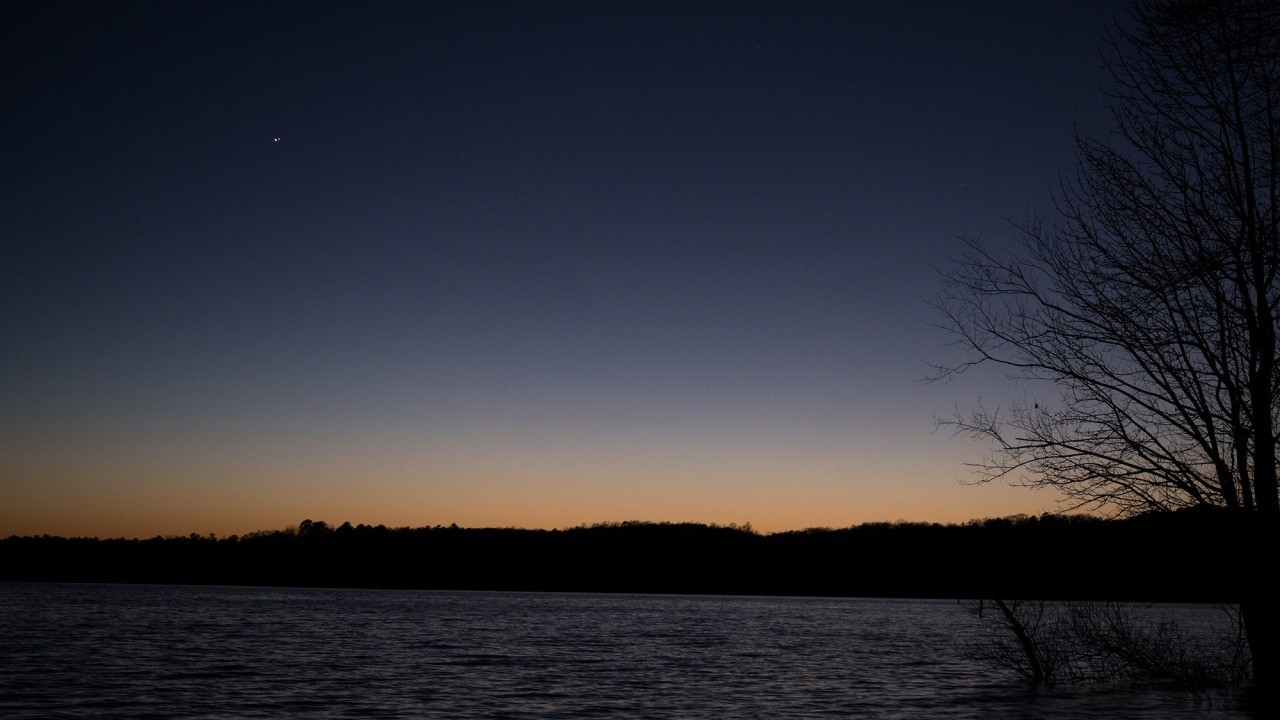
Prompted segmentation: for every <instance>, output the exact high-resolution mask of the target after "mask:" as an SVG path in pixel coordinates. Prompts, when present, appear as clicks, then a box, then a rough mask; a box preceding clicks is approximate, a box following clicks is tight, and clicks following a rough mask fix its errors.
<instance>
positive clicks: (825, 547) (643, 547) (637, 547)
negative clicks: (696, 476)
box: [0, 511, 1275, 602]
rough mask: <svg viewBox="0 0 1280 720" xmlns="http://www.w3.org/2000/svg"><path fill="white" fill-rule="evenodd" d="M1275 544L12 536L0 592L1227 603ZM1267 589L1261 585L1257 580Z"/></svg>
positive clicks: (1111, 537) (1251, 525)
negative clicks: (287, 589)
mask: <svg viewBox="0 0 1280 720" xmlns="http://www.w3.org/2000/svg"><path fill="white" fill-rule="evenodd" d="M1263 532H1269V533H1274V532H1275V529H1274V528H1269V529H1268V528H1264V527H1263V526H1261V525H1260V524H1258V523H1257V522H1256V518H1254V517H1253V516H1250V515H1243V514H1234V513H1227V512H1207V511H1206V512H1185V513H1175V514H1161V515H1151V516H1142V517H1135V518H1130V519H1126V520H1101V519H1097V518H1093V517H1088V516H1076V515H1072V516H1061V515H1042V516H1039V517H1014V518H1001V519H990V520H983V521H974V522H970V523H966V524H961V525H938V524H925V523H892V524H891V523H870V524H864V525H857V526H854V527H850V528H847V529H839V530H828V529H814V530H803V531H795V532H782V533H774V534H769V535H764V534H759V533H756V532H754V531H752V530H751V528H750V527H737V526H728V527H724V526H717V525H701V524H687V523H682V524H675V523H645V522H624V523H609V524H600V525H592V526H583V527H577V528H570V529H564V530H522V529H494V528H486V529H467V528H459V527H457V526H449V527H440V526H437V527H421V528H388V527H385V526H382V525H377V526H371V525H354V526H353V525H351V524H350V523H343V524H342V525H340V526H336V527H335V526H332V525H329V524H327V523H325V522H319V521H315V522H313V521H310V520H306V521H304V522H302V523H301V524H300V525H299V526H298V527H297V528H289V529H287V530H277V531H273V532H256V533H252V534H249V535H244V536H238V537H237V536H231V537H225V538H218V537H214V536H212V535H210V536H200V535H194V534H193V535H190V536H187V537H156V538H152V539H147V540H129V539H105V540H100V539H96V538H62V537H51V536H48V535H44V536H38V537H18V536H13V537H9V538H7V539H3V540H0V581H52V582H111V583H166V584H208V585H267V586H319V587H368V588H430V589H458V590H524V591H569V592H625V593H687V594H723V595H738V594H749V595H815V596H863V597H940V598H976V597H1009V598H1016V597H1022V598H1031V597H1035V598H1052V599H1108V600H1149V601H1204V602H1233V601H1235V600H1236V599H1237V598H1238V595H1239V593H1240V592H1241V591H1242V588H1239V587H1234V586H1233V585H1232V582H1233V580H1232V579H1233V578H1242V577H1250V576H1254V575H1256V574H1257V573H1255V572H1253V570H1256V568H1258V567H1260V566H1261V565H1260V564H1259V561H1260V559H1259V558H1256V557H1253V556H1251V555H1250V554H1248V553H1245V552H1242V550H1243V549H1246V548H1262V547H1269V546H1270V545H1269V544H1268V543H1265V542H1260V541H1259V540H1260V539H1261V538H1260V536H1259V535H1258V534H1259V533H1263ZM1268 574H1269V573H1268Z"/></svg>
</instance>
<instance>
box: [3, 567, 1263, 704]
mask: <svg viewBox="0 0 1280 720" xmlns="http://www.w3.org/2000/svg"><path fill="white" fill-rule="evenodd" d="M1179 611H1180V612H1186V613H1190V614H1195V613H1201V614H1203V615H1204V616H1205V617H1210V616H1211V615H1212V614H1213V613H1214V610H1213V609H1212V608H1183V609H1180V610H1179ZM974 630H975V623H974V620H973V618H972V617H971V616H970V615H969V614H968V613H967V612H966V611H965V610H964V609H963V608H961V607H959V606H957V605H956V603H955V602H954V601H932V600H866V599H820V598H738V597H690V596H653V595H571V594H523V593H468V592H432V591H397V590H327V589H280V588H218V587H175V586H139V585H134V586H130V585H120V586H114V585H37V584H0V717H3V718H14V719H20V718H42V719H43V718H949V719H955V718H991V717H1006V718H1009V717H1019V718H1045V719H1054V718H1090V719H1092V718H1100V717H1107V718H1111V717H1125V718H1244V717H1248V715H1246V714H1245V713H1244V712H1243V711H1242V710H1239V709H1234V708H1232V707H1231V706H1230V704H1229V703H1226V702H1225V701H1223V700H1221V699H1215V700H1213V701H1212V702H1204V701H1201V702H1199V703H1196V702H1194V701H1191V700H1189V699H1186V698H1182V697H1179V696H1177V695H1175V694H1173V693H1171V692H1168V691H1164V690H1159V689H1153V688H1145V689H1133V688H1102V689H1099V688H1092V689H1081V688H1068V689H1058V690H1032V689H1029V688H1026V687H1023V686H1021V685H1018V684H1017V683H1016V682H1014V681H1012V680H1011V679H1009V678H1004V677H1000V676H993V675H992V674H991V673H989V672H987V671H984V670H983V669H982V668H980V667H978V666H976V665H974V664H972V663H970V662H969V661H967V660H965V659H964V658H963V657H962V656H961V654H960V653H959V652H958V650H957V644H958V643H959V642H960V641H963V639H964V638H965V637H966V636H967V635H968V634H969V633H972V632H973V631H974Z"/></svg>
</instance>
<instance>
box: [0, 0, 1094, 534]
mask: <svg viewBox="0 0 1280 720" xmlns="http://www.w3.org/2000/svg"><path fill="white" fill-rule="evenodd" d="M1118 11H1119V3H1118V2H1117V1H1116V0H1109V1H1106V2H1101V1H1099V2H1082V1H1080V0H1071V1H1057V2H1025V1H1024V0H1010V1H1007V2H994V1H991V2H987V1H980V0H974V1H972V2H955V1H954V0H952V1H950V2H889V1H886V2H777V3H774V2H747V1H745V0H744V1H741V2H715V3H698V2H670V3H668V2H634V3H632V2H514V1H513V2H472V1H466V2H360V3H356V2H338V3H332V2H268V1H254V2H159V1H157V2H128V3H113V2H93V3H87V2H68V3H59V2H48V1H46V0H40V1H38V2H28V1H27V0H18V1H16V2H6V3H4V4H3V6H2V7H0V53H3V58H4V60H3V62H4V65H3V71H2V72H0V87H2V88H3V93H2V100H3V108H2V112H0V143H2V145H0V150H2V151H3V152H2V155H0V157H3V161H0V300H2V301H3V309H2V310H0V337H2V338H3V340H2V341H0V342H3V345H2V347H3V352H2V353H0V536H7V535H9V534H14V533H16V534H33V533H34V534H38V533H50V534H63V535H71V534H82V535H99V536H120V535H123V536H129V537H133V536H144V537H145V536H151V535H156V534H170V533H172V534H186V533H189V532H199V533H202V534H203V533H208V532H217V533H218V534H220V535H225V534H230V533H244V532H247V531H252V530H258V529H271V528H279V527H285V526H288V525H293V524H296V523H297V522H298V521H299V520H301V519H303V518H305V517H310V518H313V519H325V520H327V521H329V522H331V523H339V522H342V521H344V520H350V521H351V522H353V523H359V522H365V523H374V524H377V523H385V524H387V525H393V526H397V525H413V526H418V525H434V524H448V523H454V522H456V523H458V524H459V525H464V526H467V525H471V526H479V525H485V526H490V525H502V526H506V525H515V526H523V527H564V526H569V525H576V524H579V523H591V522H600V521H610V520H626V519H645V520H671V521H685V520H689V521H697V522H718V523H729V522H737V523H743V522H748V521H749V522H751V523H752V524H753V525H754V526H755V527H756V528H757V529H759V530H765V531H777V530H785V529H794V528H802V527H810V526H845V525H849V524H852V523H857V522H866V521H875V520H896V519H908V520H928V521H939V522H953V521H963V520H967V519H970V518H974V517H985V516H994V515H1005V514H1010V513H1015V512H1028V513H1031V512H1041V511H1044V510H1053V509H1055V508H1056V507H1057V505H1056V503H1055V500H1056V498H1055V497H1053V496H1051V495H1048V494H1046V493H1043V492H1041V493H1037V492H1032V491H1029V490H1023V489H1009V488H1005V487H996V486H983V487H969V486H965V485H962V484H961V482H960V481H961V480H964V479H966V478H970V477H972V476H971V475H970V473H969V471H968V469H967V468H966V467H965V466H964V463H965V462H967V461H973V460H976V459H978V458H979V457H980V456H981V455H982V453H983V452H984V450H985V448H984V447H983V446H981V445H978V444H975V443H972V442H970V441H966V440H963V439H951V438H950V437H949V436H948V434H947V433H946V432H945V431H938V432H935V431H934V423H933V418H934V416H936V415H947V414H949V413H950V412H951V410H952V408H953V407H954V405H955V404H956V403H960V404H961V405H962V406H964V405H971V404H972V403H974V402H975V401H976V400H977V399H978V398H980V397H981V398H982V399H983V400H984V401H986V402H993V401H998V400H1001V399H1006V398H1009V397H1013V396H1014V395H1015V394H1017V393H1019V392H1021V391H1020V390H1019V389H1018V388H1016V387H1014V386H1012V385H1009V384H1006V383H1004V382H1002V381H1001V379H1000V377H999V376H998V375H993V374H988V375H986V376H976V375H975V376H974V377H972V378H967V379H965V380H963V381H960V382H955V383H952V384H950V385H947V386H938V385H925V384H923V383H922V382H921V380H922V378H924V377H925V376H926V375H927V374H928V364H929V363H931V362H936V361H940V360H944V359H946V358H948V357H951V356H952V355H951V351H950V350H948V349H947V347H946V346H945V343H946V340H947V338H946V336H945V334H944V333H942V332H941V331H939V330H937V329H935V328H933V327H930V326H929V324H928V323H929V322H930V321H931V320H933V319H934V315H933V313H932V311H931V310H930V308H929V306H928V304H927V303H928V300H929V299H930V298H932V296H933V295H934V294H935V292H936V291H937V289H938V287H939V284H938V280H937V277H936V275H935V274H934V272H933V271H932V270H931V269H930V265H931V264H935V265H936V264H943V263H945V262H946V259H947V257H948V255H950V254H953V253H954V252H955V251H956V250H957V241H956V239H955V235H956V234H957V233H971V234H981V235H982V236H983V237H984V238H986V239H987V240H988V241H990V242H992V243H997V244H999V243H1005V242H1009V241H1010V240H1011V239H1012V238H1013V233H1011V232H1010V231H1009V229H1008V225H1007V222H1006V220H1004V218H1006V217H1014V218H1021V217H1023V216H1025V215H1026V214H1027V213H1028V212H1031V211H1033V210H1037V209H1040V210H1044V209H1047V208H1048V207H1049V206H1050V198H1051V190H1052V188H1053V186H1054V185H1055V184H1056V183H1057V179H1058V177H1059V175H1060V174H1063V173H1070V172H1071V171H1072V168H1073V163H1074V151H1073V144H1072V132H1073V128H1076V127H1078V128H1079V129H1080V130H1081V131H1082V132H1087V133H1091V134H1104V133H1105V132H1106V131H1107V128H1108V122H1107V117H1106V112H1105V108H1104V105H1103V102H1104V99H1103V96H1102V94H1101V93H1100V91H1099V88H1100V87H1101V86H1103V85H1104V83H1105V79H1106V78H1105V72H1104V70H1103V68H1102V66H1101V61H1100V57H1099V47H1100V43H1101V37H1102V31H1103V30H1104V28H1105V26H1106V24H1107V23H1108V21H1109V18H1110V17H1111V15H1112V13H1115V12H1118Z"/></svg>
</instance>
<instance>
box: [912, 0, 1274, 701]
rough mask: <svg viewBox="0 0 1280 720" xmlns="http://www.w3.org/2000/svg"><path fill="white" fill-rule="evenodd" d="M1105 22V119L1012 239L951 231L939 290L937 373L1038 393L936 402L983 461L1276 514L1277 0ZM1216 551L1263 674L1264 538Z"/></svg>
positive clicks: (1195, 3) (1160, 502)
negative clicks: (956, 354) (1044, 393)
mask: <svg viewBox="0 0 1280 720" xmlns="http://www.w3.org/2000/svg"><path fill="white" fill-rule="evenodd" d="M1109 39H1110V43H1109V46H1110V49H1111V51H1112V52H1111V54H1110V57H1109V58H1108V60H1109V67H1110V69H1111V71H1112V76H1113V79H1114V87H1113V89H1112V94H1111V101H1112V102H1111V108H1112V115H1113V119H1114V124H1115V131H1116V132H1115V134H1114V135H1113V138H1112V140H1111V141H1110V142H1106V141H1100V140H1094V139H1088V138H1080V139H1078V153H1079V166H1078V173H1077V176H1076V179H1075V180H1073V181H1069V182H1067V183H1066V184H1065V185H1064V187H1063V189H1062V191H1061V192H1060V193H1059V194H1058V196H1057V197H1056V198H1055V201H1056V202H1055V206H1056V207H1055V212H1054V213H1053V214H1051V215H1049V216H1046V217H1042V218H1037V219H1034V220H1032V221H1030V222H1028V223H1025V224H1024V225H1022V226H1021V227H1020V228H1019V230H1020V232H1021V234H1022V236H1023V239H1024V244H1023V250H1022V252H1020V253H1017V254H1015V255H1013V256H1011V257H1002V256H1000V255H998V254H997V253H995V252H993V251H991V250H989V249H988V248H986V247H984V246H983V245H982V244H981V243H979V242H977V241H967V251H966V253H965V254H964V255H963V256H962V257H961V258H959V259H957V260H956V261H955V262H954V263H953V264H952V265H951V266H949V267H948V268H947V269H946V270H944V272H943V276H944V280H945V284H944V290H943V292H942V293H941V295H940V297H939V300H938V307H939V309H940V310H941V312H942V314H943V318H944V320H943V325H944V326H945V327H946V328H947V329H949V330H950V331H951V332H953V333H954V334H955V337H956V339H957V342H958V344H960V345H962V346H963V347H965V348H966V349H967V350H968V351H969V352H970V354H969V356H968V358H967V360H966V361H965V362H963V363H961V364H958V365H954V366H947V367H940V368H938V374H937V376H938V377H939V378H942V379H946V378H949V377H951V376H953V375H955V374H957V373H960V372H963V371H964V370H966V369H967V368H969V367H972V366H974V365H977V364H996V365H1001V366H1004V367H1006V368H1009V369H1010V370H1011V374H1012V375H1013V376H1014V377H1016V378H1020V379H1025V380H1033V381H1041V382H1043V383H1046V384H1050V385H1052V386H1053V387H1055V388H1056V390H1057V392H1056V393H1054V395H1056V397H1053V398H1043V399H1040V398H1037V399H1036V400H1035V401H1033V402H1030V403H1020V404H1014V405H1012V406H1010V407H1009V408H1007V409H1003V410H1000V409H997V410H986V409H984V408H981V407H980V408H979V409H978V410H976V411H975V412H972V413H970V414H967V415H959V416H957V417H956V418H954V419H952V420H949V421H947V422H948V423H949V424H951V425H952V426H953V427H954V428H955V429H956V430H957V431H958V432H961V433H964V434H968V435H971V436H975V437H979V438H984V439H986V440H988V441H990V442H991V443H992V445H993V448H994V451H993V452H992V453H991V454H990V455H989V456H988V457H987V458H985V459H984V461H983V462H982V463H980V464H979V465H978V467H979V479H980V480H982V481H989V480H995V479H1007V480H1011V481H1013V482H1015V483H1021V484H1026V485H1030V486H1039V487H1052V488H1056V489H1057V490H1058V491H1060V492H1061V493H1062V494H1063V495H1064V496H1065V497H1066V498H1067V499H1068V502H1069V504H1070V505H1071V506H1072V507H1074V508H1091V509H1098V510H1102V511H1105V512H1111V513H1115V514H1121V515H1124V514H1135V513H1139V512H1147V511H1170V510H1177V509H1182V508H1190V507H1218V508H1226V509H1231V510H1237V511H1240V512H1241V513H1247V514H1248V515H1249V517H1250V518H1251V519H1252V520H1258V521H1261V524H1263V525H1265V526H1268V527H1273V526H1274V524H1275V522H1274V521H1275V519H1276V518H1277V517H1280V499H1278V497H1277V470H1276V446H1277V441H1278V438H1277V434H1276V432H1277V427H1278V425H1280V421H1278V419H1277V412H1278V411H1280V372H1278V370H1277V364H1278V362H1280V357H1278V350H1280V348H1278V346H1277V340H1276V337H1277V330H1276V323H1277V316H1278V314H1277V303H1280V281H1278V278H1277V275H1278V273H1280V237H1278V234H1277V227H1278V222H1280V218H1277V215H1276V199H1277V179H1278V177H1277V176H1278V175H1280V164H1278V163H1277V158H1278V156H1280V152H1278V150H1280V2H1277V1H1276V0H1137V1H1136V2H1134V4H1133V6H1132V10H1131V13H1130V17H1129V18H1128V21H1122V22H1121V23H1120V25H1119V27H1118V28H1117V29H1116V30H1115V31H1113V34H1112V35H1111V36H1110V38H1109ZM1273 535H1274V531H1268V532H1264V533H1261V534H1259V535H1258V537H1260V538H1262V539H1263V541H1264V542H1265V541H1267V540H1270V539H1272V538H1273ZM1224 552H1247V553H1255V554H1256V556H1257V557H1258V558H1259V565H1258V567H1257V570H1258V578H1256V579H1255V580H1254V581H1253V582H1248V581H1247V579H1240V580H1241V581H1242V584H1241V588H1242V590H1241V592H1242V593H1243V596H1242V598H1241V599H1242V611H1243V613H1244V616H1245V622H1246V626H1247V628H1248V634H1249V640H1250V645H1251V649H1252V654H1253V661H1254V670H1255V675H1256V676H1257V678H1258V680H1259V684H1263V683H1266V682H1269V681H1280V666H1278V664H1277V656H1276V651H1277V645H1278V641H1277V632H1276V627H1275V618H1276V617H1277V615H1278V614H1280V607H1276V606H1275V603H1274V602H1272V601H1273V600H1274V596H1273V595H1267V597H1263V596H1262V595H1260V594H1259V593H1263V594H1265V592H1264V591H1263V590H1262V589H1261V588H1262V587H1263V585H1265V584H1266V583H1263V582H1261V578H1263V577H1266V576H1268V575H1269V574H1270V572H1271V570H1270V567H1271V563H1272V562H1273V561H1274V557H1275V555H1274V553H1275V551H1274V549H1273V548H1263V547H1251V548H1245V547H1225V548H1224ZM1272 686H1274V684H1273V685H1272Z"/></svg>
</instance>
